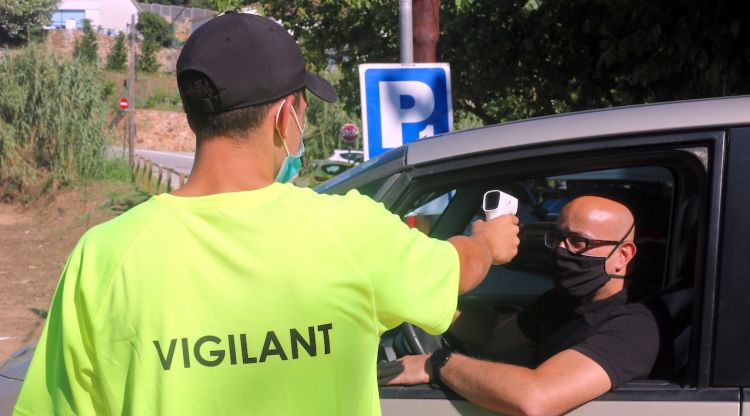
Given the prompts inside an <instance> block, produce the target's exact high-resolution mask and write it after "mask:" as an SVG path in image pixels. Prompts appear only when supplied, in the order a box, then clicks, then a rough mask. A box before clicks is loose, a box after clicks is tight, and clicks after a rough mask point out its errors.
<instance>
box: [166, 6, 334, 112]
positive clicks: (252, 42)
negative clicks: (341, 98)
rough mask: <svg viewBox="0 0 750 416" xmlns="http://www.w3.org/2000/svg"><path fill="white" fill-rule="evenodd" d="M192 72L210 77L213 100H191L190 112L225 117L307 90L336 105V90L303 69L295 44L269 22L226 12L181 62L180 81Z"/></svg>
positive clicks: (200, 32) (187, 102) (186, 103)
mask: <svg viewBox="0 0 750 416" xmlns="http://www.w3.org/2000/svg"><path fill="white" fill-rule="evenodd" d="M188 71H198V72H200V73H202V74H203V75H205V76H206V77H208V78H209V79H210V80H211V82H213V84H214V86H216V88H217V89H218V91H219V94H218V95H216V96H214V97H209V98H205V99H187V98H186V97H185V96H184V95H182V91H180V94H181V95H182V104H183V107H184V108H185V111H186V112H193V111H198V112H204V113H221V112H225V111H230V110H236V109H238V108H244V107H249V106H252V105H258V104H264V103H268V102H271V101H274V100H277V99H279V98H282V97H284V96H286V95H289V94H290V93H292V92H294V91H298V90H300V89H302V88H307V89H308V90H310V91H311V92H312V93H313V94H315V95H316V96H318V97H319V98H320V99H322V100H324V101H328V102H334V101H336V91H335V90H334V89H333V87H332V86H331V84H329V83H328V81H326V80H325V79H323V78H322V77H321V76H319V75H316V74H312V73H309V72H307V71H306V70H305V58H304V57H303V56H302V51H301V50H300V48H299V45H297V41H296V40H294V38H293V37H292V36H291V35H290V34H289V32H287V31H286V30H285V29H284V28H283V27H282V26H281V25H280V24H278V23H276V22H274V21H273V20H270V19H268V18H265V17H262V16H258V15H253V14H246V13H233V12H228V13H226V14H223V15H221V16H218V17H215V18H213V19H211V20H209V21H208V22H206V23H205V24H204V25H203V26H201V27H199V28H198V29H197V30H196V31H195V32H193V34H192V35H191V36H190V38H189V39H188V40H187V42H186V43H185V46H184V47H183V48H182V52H180V57H179V59H178V60H177V80H178V85H179V84H180V83H179V80H180V77H181V76H183V75H184V74H185V73H187V72H188Z"/></svg>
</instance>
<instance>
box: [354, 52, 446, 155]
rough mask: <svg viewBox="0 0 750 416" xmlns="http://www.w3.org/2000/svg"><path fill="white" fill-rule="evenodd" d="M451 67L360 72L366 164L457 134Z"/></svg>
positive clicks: (378, 67) (364, 68)
mask: <svg viewBox="0 0 750 416" xmlns="http://www.w3.org/2000/svg"><path fill="white" fill-rule="evenodd" d="M450 79H451V77H450V66H449V65H448V64H447V63H434V64H408V65H402V64H364V65H360V66H359V85H360V90H361V94H362V127H363V129H362V130H363V134H362V137H363V140H364V150H365V159H369V158H372V157H375V156H377V155H379V154H381V153H383V152H385V151H387V150H390V149H394V148H396V147H399V146H401V145H403V144H404V143H409V142H413V141H416V140H419V139H422V138H425V137H430V136H433V135H436V134H441V133H446V132H449V131H451V130H453V106H452V105H451V85H450Z"/></svg>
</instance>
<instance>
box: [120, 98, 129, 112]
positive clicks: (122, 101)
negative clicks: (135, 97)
mask: <svg viewBox="0 0 750 416" xmlns="http://www.w3.org/2000/svg"><path fill="white" fill-rule="evenodd" d="M129 105H130V104H129V103H128V99H127V98H120V109H121V110H127V109H128V106H129Z"/></svg>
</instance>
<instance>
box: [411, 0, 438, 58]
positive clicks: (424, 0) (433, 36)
mask: <svg viewBox="0 0 750 416" xmlns="http://www.w3.org/2000/svg"><path fill="white" fill-rule="evenodd" d="M439 36H440V0H414V62H437V42H438V37H439Z"/></svg>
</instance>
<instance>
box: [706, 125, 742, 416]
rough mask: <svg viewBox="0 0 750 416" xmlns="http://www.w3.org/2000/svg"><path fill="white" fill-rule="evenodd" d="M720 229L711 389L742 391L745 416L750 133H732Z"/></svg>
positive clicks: (738, 129)
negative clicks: (719, 387) (718, 387)
mask: <svg viewBox="0 0 750 416" xmlns="http://www.w3.org/2000/svg"><path fill="white" fill-rule="evenodd" d="M727 148H728V149H729V152H728V153H727V158H726V159H727V162H726V173H725V177H726V180H725V182H724V185H725V186H724V189H725V195H724V198H723V201H724V204H723V218H722V223H721V230H722V234H721V240H720V241H721V245H720V248H721V251H720V263H719V271H720V278H719V287H718V289H719V290H718V294H717V302H716V303H717V311H716V316H715V319H714V322H715V330H716V331H715V333H716V335H715V337H716V339H715V344H714V345H715V347H714V348H715V352H714V354H713V360H714V367H713V369H712V373H711V384H712V385H714V386H722V387H727V386H742V387H743V389H742V411H743V413H742V414H748V412H750V398H749V397H748V395H750V389H748V386H750V354H748V351H750V331H748V330H747V328H748V324H747V322H748V316H750V301H748V299H749V297H750V280H748V278H749V277H750V256H748V253H750V240H749V236H750V218H748V215H747V212H748V207H749V206H750V186H749V185H748V184H749V183H750V128H747V127H745V128H736V129H733V130H732V131H731V132H730V135H729V144H728V146H727Z"/></svg>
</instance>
